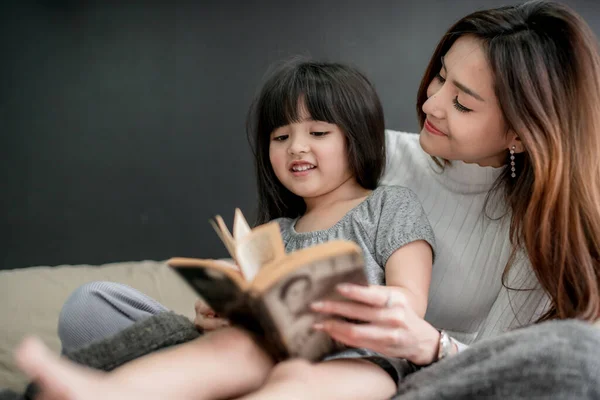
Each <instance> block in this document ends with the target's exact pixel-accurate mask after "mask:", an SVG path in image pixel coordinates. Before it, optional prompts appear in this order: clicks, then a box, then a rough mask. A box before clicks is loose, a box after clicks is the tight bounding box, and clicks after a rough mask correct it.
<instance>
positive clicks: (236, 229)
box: [233, 208, 251, 242]
mask: <svg viewBox="0 0 600 400" xmlns="http://www.w3.org/2000/svg"><path fill="white" fill-rule="evenodd" d="M250 231H251V229H250V225H248V221H246V218H245V217H244V214H242V211H241V210H240V209H239V208H236V209H235V216H234V217H233V239H234V240H235V241H236V242H237V241H239V240H241V239H242V238H244V237H246V235H248V234H249V233H250Z"/></svg>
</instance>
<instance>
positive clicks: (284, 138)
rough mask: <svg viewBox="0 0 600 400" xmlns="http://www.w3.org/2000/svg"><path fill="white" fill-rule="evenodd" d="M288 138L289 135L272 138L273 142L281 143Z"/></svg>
mask: <svg viewBox="0 0 600 400" xmlns="http://www.w3.org/2000/svg"><path fill="white" fill-rule="evenodd" d="M288 137H289V135H277V136H274V137H273V141H274V142H283V141H284V140H286V139H287V138H288Z"/></svg>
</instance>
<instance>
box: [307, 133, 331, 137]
mask: <svg viewBox="0 0 600 400" xmlns="http://www.w3.org/2000/svg"><path fill="white" fill-rule="evenodd" d="M328 133H329V132H311V133H310V134H311V135H313V136H316V137H321V136H325V135H327V134H328Z"/></svg>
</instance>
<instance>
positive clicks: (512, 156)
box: [510, 146, 517, 178]
mask: <svg viewBox="0 0 600 400" xmlns="http://www.w3.org/2000/svg"><path fill="white" fill-rule="evenodd" d="M516 148H517V147H516V146H513V147H511V148H510V171H511V174H510V176H511V177H513V178H516V177H517V174H516V173H515V171H516V169H515V149H516Z"/></svg>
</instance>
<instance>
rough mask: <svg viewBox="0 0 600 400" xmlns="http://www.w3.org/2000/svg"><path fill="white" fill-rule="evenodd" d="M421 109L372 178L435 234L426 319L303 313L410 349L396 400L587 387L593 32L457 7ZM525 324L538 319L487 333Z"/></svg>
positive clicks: (374, 307) (357, 295)
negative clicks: (382, 171) (403, 195)
mask: <svg viewBox="0 0 600 400" xmlns="http://www.w3.org/2000/svg"><path fill="white" fill-rule="evenodd" d="M417 111H418V114H419V121H420V123H421V126H422V131H421V133H420V135H419V136H418V137H416V136H409V135H407V134H402V133H397V132H388V155H389V156H390V158H391V164H390V168H389V169H388V172H387V174H386V177H385V179H384V183H386V184H404V185H406V186H408V187H410V188H411V189H413V190H414V191H415V192H416V193H417V195H418V196H419V197H420V200H421V201H422V202H423V206H424V208H425V210H426V212H427V213H428V217H429V219H430V221H431V224H432V226H433V228H434V231H435V234H436V241H437V242H438V246H439V248H438V254H437V258H436V263H435V265H434V268H433V277H432V284H431V293H430V296H429V304H428V311H427V315H426V316H425V318H424V319H423V318H419V317H418V316H416V315H415V314H414V313H413V312H411V311H410V308H407V307H405V301H404V299H402V298H398V297H397V296H392V295H391V294H390V293H389V292H388V291H387V290H386V288H385V287H370V288H368V289H361V288H356V287H346V288H341V289H340V292H341V293H342V294H344V295H346V296H347V297H349V298H352V299H354V300H358V301H361V302H363V303H364V305H363V306H350V305H347V304H342V303H328V304H317V305H315V310H316V311H322V312H327V313H333V314H338V315H342V316H346V317H350V318H359V319H361V320H365V321H367V322H369V323H367V324H361V325H354V324H350V323H341V322H333V321H329V322H326V323H324V324H323V325H321V326H318V327H317V328H318V329H322V330H324V331H326V332H328V333H330V334H331V336H333V337H334V338H335V339H337V340H339V341H341V342H344V343H346V344H348V345H350V346H355V347H365V348H370V349H372V350H375V351H377V352H379V353H382V354H384V355H386V356H393V357H400V358H404V359H407V360H409V361H410V362H411V364H410V365H407V369H406V371H399V372H398V375H399V376H397V378H398V380H399V394H398V396H399V397H400V398H403V399H404V398H440V397H442V396H447V397H452V398H460V397H464V398H472V397H475V396H487V398H532V397H535V396H548V397H550V396H552V398H574V397H577V398H581V397H590V398H593V397H594V396H597V395H598V393H599V390H600V389H599V387H598V383H597V382H596V381H597V379H596V376H595V373H596V372H595V371H597V369H598V367H599V366H600V363H599V362H598V361H597V358H598V357H597V353H598V350H597V349H598V346H599V345H600V333H598V330H597V329H596V328H593V327H592V326H591V325H590V324H587V323H583V322H578V321H570V320H571V319H578V320H584V321H592V320H596V319H597V318H598V317H599V316H600V298H599V287H598V285H599V272H600V271H599V270H600V266H599V263H600V255H599V250H598V249H600V209H599V206H598V205H599V204H600V161H599V158H598V155H599V154H600V56H599V53H598V43H597V40H596V39H595V37H594V35H593V34H592V32H591V30H590V28H589V27H588V25H587V24H586V23H585V22H584V21H583V20H582V19H581V18H580V17H579V16H577V15H576V14H575V13H574V12H573V11H571V10H569V9H568V8H567V7H565V6H562V5H560V4H557V3H551V2H540V1H534V2H528V3H525V4H523V5H518V6H511V7H505V8H500V9H494V10H485V11H479V12H476V13H473V14H471V15H468V16H466V17H464V18H462V19H461V20H460V21H459V22H457V23H456V24H455V25H454V26H453V27H451V28H450V29H449V31H448V33H447V34H446V35H444V36H443V38H442V40H441V42H440V44H439V45H438V47H437V48H436V50H435V52H434V54H433V57H432V59H431V61H430V63H429V66H428V68H427V70H426V72H425V75H424V77H423V80H422V83H421V87H420V90H419V93H418V96H417ZM505 266H506V267H507V269H506V270H504V267H505ZM508 267H510V268H508ZM503 283H504V284H505V286H506V287H504V286H503ZM551 319H557V320H566V321H562V322H561V321H553V322H544V321H547V320H551ZM534 321H537V322H543V323H540V324H538V325H536V326H533V327H529V328H525V329H519V330H516V331H514V332H511V333H508V334H504V335H498V334H499V333H501V332H503V331H505V330H509V329H512V328H517V327H520V326H523V325H527V324H528V323H530V322H534ZM438 329H440V330H441V331H438ZM480 339H483V340H481V341H480V342H479V340H480ZM474 342H477V343H476V344H474V345H473V346H471V347H470V348H467V347H468V346H467V345H468V344H470V343H474ZM459 351H460V354H456V353H457V352H459ZM563 356H564V357H563ZM440 359H443V360H441V361H440ZM19 360H20V363H21V366H22V367H23V368H24V370H25V371H26V372H27V373H28V374H30V375H31V376H33V377H36V378H38V379H39V380H40V381H41V382H42V383H43V384H44V385H47V386H46V387H50V388H51V387H55V386H53V384H54V383H56V382H57V381H59V380H61V378H62V382H63V383H64V382H67V381H69V382H75V381H74V380H72V379H70V378H73V379H77V382H87V381H85V380H79V378H81V376H80V375H79V374H78V373H77V371H76V372H73V371H71V366H64V365H61V364H59V363H57V362H56V360H53V359H51V358H48V357H47V356H46V355H44V354H43V351H42V350H40V349H39V348H37V347H36V346H35V344H33V345H30V346H29V347H27V346H25V347H24V348H22V349H21V352H20V353H19ZM35 360H44V362H45V364H44V365H53V366H54V367H55V368H53V369H52V373H48V369H45V368H43V367H39V366H36V365H34V364H35ZM436 361H440V362H439V363H437V364H433V365H431V366H430V367H428V368H424V369H421V370H418V371H417V372H414V373H412V374H410V376H408V377H407V378H405V379H400V378H403V377H402V376H401V375H403V372H405V373H409V372H412V370H413V369H419V367H418V366H424V365H430V364H432V363H434V362H436ZM320 365H322V364H319V365H318V366H311V365H308V364H306V363H304V362H302V361H297V360H296V361H290V362H287V363H282V364H280V365H279V366H278V367H277V368H275V370H274V372H273V373H272V374H271V375H270V376H269V377H268V378H267V380H266V382H265V384H264V385H262V388H261V390H259V391H256V392H254V393H253V395H251V396H250V397H252V396H254V397H256V398H289V397H290V395H292V394H296V395H297V396H298V397H302V398H304V397H309V396H311V395H312V396H313V397H315V396H318V395H319V393H321V392H319V391H317V392H315V393H311V390H314V388H315V387H318V385H319V384H321V383H322V384H325V385H327V384H328V383H327V382H319V374H318V371H319V369H318V368H319V366H320ZM415 366H417V367H415ZM82 379H83V378H82ZM53 382H54V383H53ZM306 382H309V383H312V384H311V385H306V384H303V383H306ZM48 385H49V386H48ZM59 389H60V388H59ZM69 390H70V389H69Z"/></svg>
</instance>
